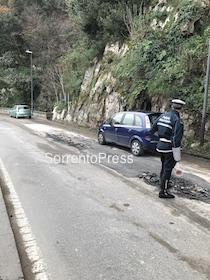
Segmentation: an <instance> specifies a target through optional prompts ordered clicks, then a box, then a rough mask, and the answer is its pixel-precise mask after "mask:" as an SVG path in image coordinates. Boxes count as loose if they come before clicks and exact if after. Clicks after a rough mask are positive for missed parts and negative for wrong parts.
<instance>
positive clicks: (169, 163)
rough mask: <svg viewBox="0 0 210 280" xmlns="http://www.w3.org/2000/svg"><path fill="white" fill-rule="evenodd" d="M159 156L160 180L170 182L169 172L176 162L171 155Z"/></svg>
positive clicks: (162, 154)
mask: <svg viewBox="0 0 210 280" xmlns="http://www.w3.org/2000/svg"><path fill="white" fill-rule="evenodd" d="M160 154H161V163H162V168H161V172H160V178H161V179H164V180H170V178H171V172H172V170H173V168H174V166H175V165H176V161H175V160H174V157H173V153H172V152H169V153H160Z"/></svg>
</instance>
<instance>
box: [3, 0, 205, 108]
mask: <svg viewBox="0 0 210 280" xmlns="http://www.w3.org/2000/svg"><path fill="white" fill-rule="evenodd" d="M209 12H210V4H209V2H208V1H205V0H204V1H202V3H201V1H196V0H193V1H191V0H180V1H177V0H170V1H167V4H166V5H164V4H159V1H158V0H153V1H152V0H141V1H139V0H129V1H128V0H116V1H115V0H92V1H88V0H80V1H78V0H59V1H56V0H53V1H52V0H45V1H43V0H39V1H38V0H37V1H35V3H34V1H33V0H27V1H26V0H16V1H11V0H10V1H6V0H0V43H1V50H0V69H1V70H0V106H12V105H13V104H14V103H17V102H18V103H19V102H24V103H25V102H28V103H30V57H29V56H28V55H27V54H26V52H25V51H26V49H30V50H32V51H33V83H34V99H35V102H34V104H35V108H36V109H42V110H52V107H53V105H54V104H55V103H56V102H57V104H61V103H62V102H64V103H65V104H66V102H67V96H68V95H69V96H70V100H71V101H74V102H77V101H78V100H81V98H82V96H83V93H82V92H81V90H80V87H81V84H82V82H83V79H84V74H85V72H86V70H87V69H88V68H89V67H90V66H91V65H93V63H94V61H95V59H97V60H102V62H103V66H102V71H103V72H104V73H107V72H111V73H112V76H113V77H114V78H115V80H116V84H115V85H114V86H115V90H116V91H118V92H121V94H122V95H123V96H126V98H127V100H128V101H127V102H128V104H127V105H128V108H136V107H138V109H140V108H141V106H142V104H143V103H144V101H145V100H148V99H150V97H151V96H162V97H166V98H171V97H174V96H176V97H181V98H183V99H185V100H186V101H187V104H188V106H189V108H193V109H192V110H193V111H195V112H196V113H200V112H201V107H202V102H203V93H204V86H205V79H206V62H207V55H208V43H209V38H210V27H209ZM116 42H119V43H120V44H121V45H122V44H123V43H126V44H127V45H128V47H129V50H128V51H127V52H126V53H125V55H124V56H123V57H121V58H119V57H116V56H115V55H114V54H113V53H111V52H110V53H108V54H107V56H104V57H103V52H104V48H105V46H106V45H107V43H109V44H110V43H116ZM103 94H107V92H106V91H104V92H103ZM43 100H44V101H43ZM62 104H63V103H62ZM209 111H210V106H208V112H209Z"/></svg>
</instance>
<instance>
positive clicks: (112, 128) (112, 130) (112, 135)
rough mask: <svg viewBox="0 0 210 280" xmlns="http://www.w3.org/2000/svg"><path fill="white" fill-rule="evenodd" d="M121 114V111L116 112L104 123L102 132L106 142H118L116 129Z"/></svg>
mask: <svg viewBox="0 0 210 280" xmlns="http://www.w3.org/2000/svg"><path fill="white" fill-rule="evenodd" d="M123 115H124V114H123V113H117V114H115V115H114V116H113V117H112V118H110V119H109V122H108V123H106V124H104V126H103V127H104V134H105V139H106V141H107V142H112V143H116V144H118V129H119V127H120V123H121V120H122V117H123Z"/></svg>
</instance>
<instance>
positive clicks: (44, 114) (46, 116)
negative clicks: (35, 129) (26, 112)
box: [0, 107, 53, 120]
mask: <svg viewBox="0 0 210 280" xmlns="http://www.w3.org/2000/svg"><path fill="white" fill-rule="evenodd" d="M10 110H11V108H3V107H0V114H5V115H9V111H10ZM52 115H53V113H51V112H41V111H34V112H33V117H35V118H39V119H48V120H52Z"/></svg>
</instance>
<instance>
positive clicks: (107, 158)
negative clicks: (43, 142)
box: [45, 153, 133, 164]
mask: <svg viewBox="0 0 210 280" xmlns="http://www.w3.org/2000/svg"><path fill="white" fill-rule="evenodd" d="M45 160H46V162H47V163H53V164H78V163H91V164H97V163H104V162H106V163H113V164H118V163H122V164H125V163H128V164H130V163H133V155H128V156H126V155H110V154H109V155H107V154H106V153H99V154H97V155H88V154H86V155H82V154H80V155H70V154H65V155H59V154H55V155H53V154H52V153H45Z"/></svg>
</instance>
